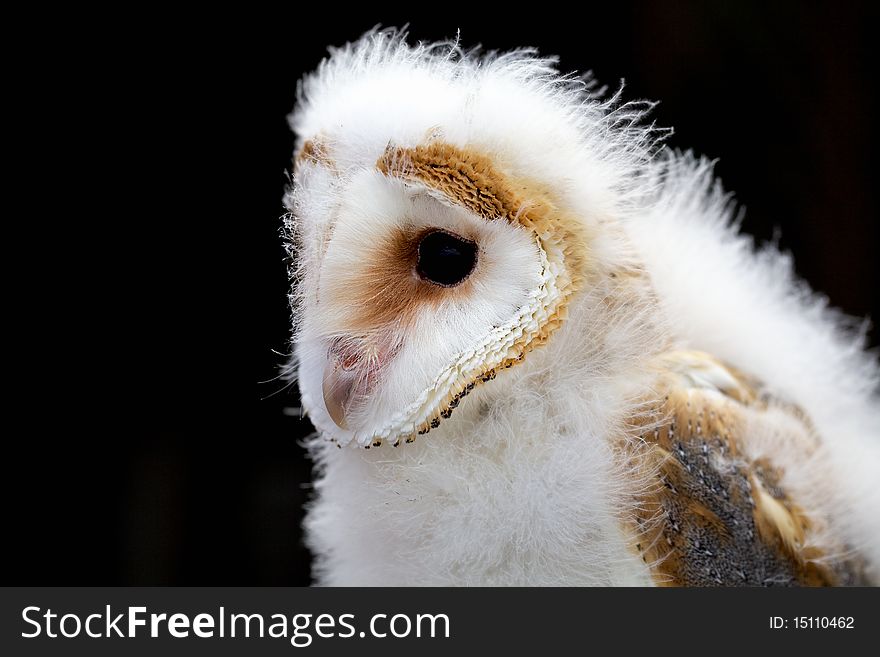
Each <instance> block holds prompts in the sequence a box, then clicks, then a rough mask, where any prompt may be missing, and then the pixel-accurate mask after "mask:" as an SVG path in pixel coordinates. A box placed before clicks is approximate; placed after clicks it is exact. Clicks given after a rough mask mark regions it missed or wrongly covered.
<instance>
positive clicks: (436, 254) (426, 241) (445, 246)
mask: <svg viewBox="0 0 880 657" xmlns="http://www.w3.org/2000/svg"><path fill="white" fill-rule="evenodd" d="M418 256H419V259H418V263H417V264H416V273H418V275H419V276H421V277H422V278H423V279H424V280H426V281H429V282H431V283H434V284H435V285H442V286H444V287H453V286H455V285H458V284H459V283H461V282H462V281H463V280H464V279H466V278H467V277H468V276H469V275H470V273H471V272H472V271H473V270H474V266H475V265H476V264H477V244H476V242H472V241H471V240H467V239H464V238H463V237H459V236H458V235H453V234H452V233H447V232H446V231H444V230H435V231H432V232H430V233H428V234H427V235H425V236H424V237H423V238H422V239H421V241H420V242H419V254H418Z"/></svg>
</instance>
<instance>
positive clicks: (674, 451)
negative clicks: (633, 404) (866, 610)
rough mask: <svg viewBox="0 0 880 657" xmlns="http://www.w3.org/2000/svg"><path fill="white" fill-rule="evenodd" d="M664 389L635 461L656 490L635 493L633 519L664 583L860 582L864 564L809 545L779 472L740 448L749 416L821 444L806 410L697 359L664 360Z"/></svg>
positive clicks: (810, 444) (693, 355)
mask: <svg viewBox="0 0 880 657" xmlns="http://www.w3.org/2000/svg"><path fill="white" fill-rule="evenodd" d="M658 387H659V389H660V393H661V395H660V399H661V401H660V402H659V404H656V405H655V406H654V408H653V409H652V411H651V412H649V413H648V414H646V415H645V416H640V417H639V418H638V419H636V420H634V422H635V423H636V424H637V425H639V426H640V428H641V434H640V440H639V444H638V445H637V449H636V450H634V454H635V456H634V457H633V458H634V459H636V460H637V461H638V464H639V466H640V468H646V469H647V471H648V472H650V473H651V475H650V477H651V478H652V480H653V483H654V485H651V486H648V488H647V489H646V491H645V492H642V493H641V494H639V495H638V503H637V512H636V515H635V518H634V520H633V521H632V529H633V530H634V533H635V536H636V537H637V538H636V541H635V543H636V549H637V550H638V551H639V552H640V553H641V555H642V558H643V559H644V560H645V561H646V562H647V563H649V564H650V565H651V572H652V574H653V576H654V578H655V580H656V582H657V583H658V584H661V585H671V586H676V585H678V586H712V585H746V586H749V585H752V586H767V585H774V584H775V585H810V586H827V585H836V584H853V583H860V582H861V579H862V576H861V572H860V571H861V568H860V567H859V564H858V563H856V562H854V561H852V560H843V559H840V558H838V559H832V558H831V557H830V556H829V555H828V554H826V553H825V552H823V551H822V550H819V549H817V548H815V547H805V534H806V532H808V530H809V529H810V526H811V522H812V520H811V518H810V517H809V515H808V514H807V513H806V512H805V511H804V510H803V509H801V508H800V507H799V506H798V504H797V501H796V500H794V499H792V497H791V495H790V494H789V492H788V491H786V490H785V489H784V488H783V486H782V484H781V479H782V471H781V469H780V468H779V466H778V465H777V464H773V463H770V462H769V461H768V460H767V459H763V458H762V459H757V460H751V459H749V458H748V457H747V456H746V454H745V450H744V449H743V446H744V440H746V438H747V436H745V435H744V432H745V431H746V422H745V414H746V413H751V414H753V415H752V418H754V413H759V414H760V413H764V412H766V411H767V409H769V408H771V407H773V408H774V409H775V410H779V409H784V411H785V412H786V413H788V414H789V415H790V416H791V417H792V418H794V419H796V420H797V422H798V423H799V424H800V427H801V428H802V429H803V431H802V434H803V435H804V436H807V439H806V440H805V441H804V444H803V445H802V446H801V448H802V449H805V450H810V449H815V448H816V446H817V444H818V437H817V436H816V434H815V431H813V429H812V427H811V426H810V424H809V419H808V418H807V416H806V414H804V413H803V411H801V410H800V409H798V408H797V407H794V406H792V405H791V404H783V403H782V402H779V401H777V400H774V399H773V398H772V397H771V396H770V395H769V394H767V393H766V392H765V391H763V389H762V386H761V385H760V383H759V382H757V381H756V380H754V379H751V378H749V377H747V376H745V375H744V374H742V373H741V372H738V371H737V370H735V369H734V368H732V367H729V366H726V365H724V364H723V363H721V362H719V361H717V360H716V359H714V358H712V357H711V356H709V355H707V354H702V353H699V352H686V351H678V352H670V353H668V354H665V355H664V356H663V357H662V358H661V359H660V360H659V374H658ZM751 422H752V423H753V422H754V419H752V420H751ZM749 426H752V427H753V426H754V424H750V425H749ZM643 471H644V470H643ZM841 552H843V551H842V550H841Z"/></svg>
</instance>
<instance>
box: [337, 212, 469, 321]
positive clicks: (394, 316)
mask: <svg viewBox="0 0 880 657" xmlns="http://www.w3.org/2000/svg"><path fill="white" fill-rule="evenodd" d="M432 230H433V229H432V228H424V229H420V230H417V229H415V228H413V227H403V228H398V229H395V230H394V231H393V232H392V233H391V234H390V235H388V236H387V237H386V238H385V241H384V242H383V243H380V244H377V245H376V247H375V248H373V249H371V255H370V259H369V261H368V262H365V263H364V266H363V267H362V268H361V270H360V271H359V272H357V273H353V274H352V275H351V276H350V277H346V278H345V279H344V280H342V281H339V282H338V283H337V282H333V283H331V284H330V286H329V288H328V289H327V293H329V294H331V295H332V297H333V298H334V299H335V300H336V301H337V302H338V303H340V304H343V305H344V306H345V307H350V308H354V309H357V311H356V312H353V313H351V315H350V317H349V318H348V322H349V324H348V325H347V326H346V327H345V329H346V330H348V331H350V332H353V333H364V332H370V331H375V330H379V329H382V328H385V327H389V326H395V327H401V328H402V327H406V326H410V325H412V323H413V322H414V321H415V319H416V316H417V313H418V312H420V311H422V310H424V309H425V308H426V307H427V308H430V309H432V310H434V311H436V310H438V309H439V308H440V307H441V306H442V305H443V304H445V303H455V302H456V301H458V300H461V299H464V298H466V297H467V296H468V295H471V294H472V293H473V279H474V276H473V275H472V276H470V277H469V278H468V279H466V280H465V281H464V282H462V283H461V284H460V285H458V286H456V287H454V288H449V287H441V286H437V285H433V284H431V283H428V282H426V281H424V280H422V278H421V277H420V276H419V275H418V274H417V273H416V262H417V260H418V247H419V242H420V241H421V239H422V238H423V237H424V236H425V235H426V234H427V233H429V232H431V231H432ZM462 237H464V238H466V239H470V240H472V241H476V236H475V235H470V234H468V235H462ZM479 266H480V264H479V258H478V260H477V265H476V267H477V269H479ZM475 273H476V270H475Z"/></svg>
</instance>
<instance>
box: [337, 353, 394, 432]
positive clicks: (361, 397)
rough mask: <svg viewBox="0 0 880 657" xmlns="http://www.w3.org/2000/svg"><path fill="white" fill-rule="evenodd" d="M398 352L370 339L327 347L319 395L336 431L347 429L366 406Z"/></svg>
mask: <svg viewBox="0 0 880 657" xmlns="http://www.w3.org/2000/svg"><path fill="white" fill-rule="evenodd" d="M399 348H400V347H399V345H397V346H391V345H389V343H388V341H382V340H376V339H373V338H355V337H338V338H334V339H333V341H332V342H331V343H330V346H329V348H328V350H327V365H326V366H325V367H324V380H323V385H322V392H323V394H324V406H326V408H327V413H328V414H329V415H330V417H331V418H332V419H333V421H334V422H335V423H336V425H337V426H338V427H339V428H340V429H348V418H349V417H351V414H352V412H353V411H354V410H355V409H357V408H360V407H362V406H363V404H364V402H366V400H367V397H368V396H369V394H370V392H372V390H373V389H374V388H375V387H376V384H377V383H378V381H379V376H380V374H381V372H382V369H383V368H384V367H385V365H387V364H388V361H390V360H391V359H392V358H393V357H394V356H395V355H396V353H397V351H398V350H399Z"/></svg>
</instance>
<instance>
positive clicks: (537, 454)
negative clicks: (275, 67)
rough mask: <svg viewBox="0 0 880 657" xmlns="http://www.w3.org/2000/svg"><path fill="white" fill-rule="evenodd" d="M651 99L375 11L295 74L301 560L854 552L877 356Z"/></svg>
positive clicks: (293, 242)
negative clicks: (379, 25) (410, 37)
mask: <svg viewBox="0 0 880 657" xmlns="http://www.w3.org/2000/svg"><path fill="white" fill-rule="evenodd" d="M646 109H648V107H646V106H645V104H631V103H621V102H620V101H619V99H618V98H617V97H613V98H611V99H604V100H603V99H602V98H601V97H600V96H599V95H598V94H594V93H593V92H592V91H591V87H590V85H589V84H587V83H585V82H584V81H583V80H580V79H577V78H574V77H568V76H560V75H558V74H557V73H556V71H555V67H554V60H550V59H540V58H538V57H537V56H536V55H535V54H534V53H533V52H532V51H530V50H522V51H517V52H513V53H509V54H505V55H485V56H481V55H479V54H474V53H461V52H459V51H458V49H457V48H456V47H455V46H450V45H449V44H442V45H433V46H432V45H419V46H416V47H411V46H408V45H407V44H406V42H405V37H404V36H403V35H401V34H399V33H391V32H374V33H371V34H368V35H367V36H366V37H364V38H363V39H362V40H360V41H359V42H357V43H355V44H353V45H349V46H347V47H344V48H342V49H339V50H335V51H334V52H333V53H332V55H331V56H330V57H329V59H327V60H326V61H325V62H323V63H322V64H321V66H320V68H319V69H318V71H317V72H316V73H315V74H313V75H311V76H308V77H307V78H306V79H305V80H304V81H303V83H302V88H301V94H300V98H299V102H298V106H297V108H296V110H295V112H294V114H293V115H292V125H293V128H294V130H295V132H296V135H297V140H298V141H297V154H296V156H295V165H294V177H293V183H292V185H291V189H290V191H289V193H288V196H287V198H286V204H287V207H288V208H289V210H290V214H289V215H288V217H287V220H286V221H287V232H288V238H289V242H290V249H291V252H292V255H293V256H294V257H295V260H296V263H297V266H296V267H295V269H294V272H293V277H294V284H293V292H292V295H291V301H292V304H293V308H294V317H295V327H294V346H295V359H296V363H295V369H296V370H297V376H298V380H299V386H300V390H301V393H302V402H303V406H304V408H305V410H306V412H307V413H308V415H309V417H310V418H311V420H312V422H313V423H314V425H315V427H316V428H317V433H316V435H315V437H314V438H313V439H311V442H310V444H309V449H310V451H311V455H312V457H313V458H314V460H315V463H316V480H315V497H314V500H313V501H312V503H311V506H310V508H309V510H308V515H307V519H306V530H307V536H308V542H309V545H310V546H311V548H312V550H313V551H314V553H315V555H316V561H315V573H316V577H317V581H318V582H320V583H323V584H330V585H336V584H340V585H600V584H609V585H648V584H658V585H714V584H721V585H769V584H782V585H788V584H806V585H814V584H821V585H826V584H862V583H870V582H876V581H877V577H878V572H880V571H878V566H880V494H878V487H877V486H876V485H875V482H876V479H877V478H878V476H880V436H878V426H880V418H878V403H877V396H876V387H877V381H878V368H877V366H876V364H875V362H874V361H873V360H872V359H871V358H870V357H869V356H868V355H866V354H865V353H864V352H863V351H862V343H863V339H862V337H861V336H860V334H859V332H858V331H856V330H854V329H852V328H851V325H850V323H848V322H847V321H845V318H843V317H841V316H840V315H838V314H837V313H836V312H834V311H832V310H829V309H828V308H827V307H826V304H825V302H824V301H823V300H822V299H820V298H818V297H816V296H813V295H812V294H811V293H810V292H809V291H808V290H807V289H806V287H805V286H804V284H803V283H801V282H799V281H798V280H796V279H795V278H794V275H793V273H792V268H791V264H790V262H789V259H788V258H787V257H786V256H784V255H782V254H780V253H778V252H777V251H776V250H774V249H772V248H765V249H762V250H759V251H757V252H756V251H755V250H754V248H753V246H752V242H751V241H750V240H749V239H748V238H746V237H744V236H741V235H739V234H738V233H737V229H736V225H735V222H734V221H732V218H731V212H732V211H731V207H730V203H729V201H728V199H727V197H725V196H724V195H723V194H722V192H721V191H720V189H719V187H718V185H717V184H715V183H714V182H713V178H712V173H711V166H710V165H709V164H708V163H707V162H705V161H704V160H701V159H698V158H695V157H694V156H692V155H689V154H684V155H682V154H678V153H672V152H669V151H668V150H663V149H661V148H660V147H659V146H658V138H657V132H656V131H654V130H653V129H652V128H650V127H646V126H644V125H642V124H641V123H640V119H641V118H642V115H643V114H644V112H645V110H646Z"/></svg>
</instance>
